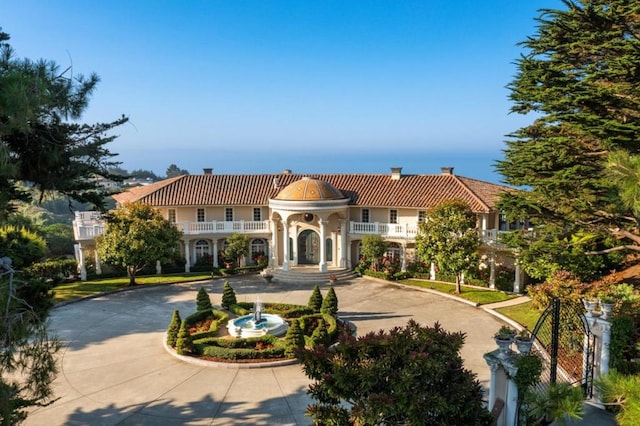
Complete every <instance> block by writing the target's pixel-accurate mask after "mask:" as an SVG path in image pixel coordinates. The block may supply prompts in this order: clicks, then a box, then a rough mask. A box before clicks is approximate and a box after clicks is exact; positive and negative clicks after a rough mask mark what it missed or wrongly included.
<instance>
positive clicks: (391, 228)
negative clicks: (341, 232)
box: [349, 222, 418, 238]
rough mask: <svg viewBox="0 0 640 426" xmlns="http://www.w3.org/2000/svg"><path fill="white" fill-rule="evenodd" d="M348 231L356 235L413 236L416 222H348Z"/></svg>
mask: <svg viewBox="0 0 640 426" xmlns="http://www.w3.org/2000/svg"><path fill="white" fill-rule="evenodd" d="M349 233H350V234H356V235H380V236H382V237H402V238H415V237H416V235H417V233H418V224H417V223H416V224H407V223H403V224H400V223H380V222H373V223H370V222H349Z"/></svg>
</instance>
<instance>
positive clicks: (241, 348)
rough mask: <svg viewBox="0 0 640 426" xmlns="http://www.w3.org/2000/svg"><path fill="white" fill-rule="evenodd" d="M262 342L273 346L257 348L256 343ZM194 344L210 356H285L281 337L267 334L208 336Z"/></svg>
mask: <svg viewBox="0 0 640 426" xmlns="http://www.w3.org/2000/svg"><path fill="white" fill-rule="evenodd" d="M258 343H262V344H264V345H265V346H267V345H273V347H272V348H267V349H256V348H255V347H256V345H257V344H258ZM193 346H194V348H195V350H196V352H197V353H198V354H199V355H203V356H210V357H215V358H220V359H227V360H243V359H272V358H283V357H284V346H283V344H282V343H281V342H280V341H279V339H278V338H277V337H275V336H273V335H270V334H267V335H264V336H261V337H250V338H246V339H223V338H215V337H208V338H204V339H198V340H194V341H193Z"/></svg>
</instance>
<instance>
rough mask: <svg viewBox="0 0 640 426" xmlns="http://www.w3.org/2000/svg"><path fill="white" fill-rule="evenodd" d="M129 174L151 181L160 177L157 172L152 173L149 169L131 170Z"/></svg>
mask: <svg viewBox="0 0 640 426" xmlns="http://www.w3.org/2000/svg"><path fill="white" fill-rule="evenodd" d="M130 176H131V177H133V178H136V179H149V180H151V181H153V182H155V181H158V180H160V177H159V176H158V175H157V174H155V173H153V172H152V171H151V170H144V169H136V170H133V171H132V172H131V174H130Z"/></svg>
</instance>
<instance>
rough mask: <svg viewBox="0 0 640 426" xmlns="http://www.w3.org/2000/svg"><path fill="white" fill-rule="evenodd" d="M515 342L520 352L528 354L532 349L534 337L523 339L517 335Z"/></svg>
mask: <svg viewBox="0 0 640 426" xmlns="http://www.w3.org/2000/svg"><path fill="white" fill-rule="evenodd" d="M515 342H516V347H517V348H518V352H520V353H521V354H528V353H529V352H530V351H531V346H532V345H533V339H522V338H518V337H516V339H515Z"/></svg>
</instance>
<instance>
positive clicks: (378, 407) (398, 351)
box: [298, 320, 492, 425]
mask: <svg viewBox="0 0 640 426" xmlns="http://www.w3.org/2000/svg"><path fill="white" fill-rule="evenodd" d="M464 338H465V337H464V334H463V333H459V332H458V333H449V332H447V331H445V330H444V329H442V327H441V326H440V325H439V324H437V323H436V324H435V325H434V326H433V327H423V326H421V325H420V324H418V323H416V322H415V321H413V320H410V321H409V322H408V324H407V325H406V327H395V328H393V329H391V330H389V331H384V330H380V331H378V332H377V333H374V332H372V333H368V334H366V335H364V336H361V337H354V336H350V335H346V336H342V337H341V338H340V341H339V343H338V344H337V345H335V346H332V347H331V348H324V347H320V348H314V349H307V350H302V351H299V352H298V358H299V360H300V361H301V362H302V364H303V370H304V372H305V374H306V375H307V376H308V377H309V378H310V379H312V380H314V383H312V384H311V385H310V387H309V390H308V393H309V394H310V395H311V396H312V398H313V399H314V400H315V401H316V402H314V403H313V404H311V405H309V406H308V407H307V415H309V416H311V417H312V418H313V422H314V424H318V425H320V424H322V425H329V424H333V425H365V424H366V425H399V424H406V425H424V424H428V425H454V424H455V425H489V424H491V420H492V419H491V415H490V413H489V412H488V411H487V410H486V409H485V408H484V405H483V401H482V400H483V391H482V387H481V385H480V383H479V382H478V380H477V379H476V377H475V375H474V374H473V373H471V372H470V371H469V370H467V369H465V368H464V365H463V361H462V357H461V356H460V348H461V347H462V345H463V343H464Z"/></svg>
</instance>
